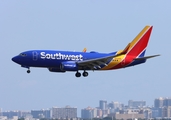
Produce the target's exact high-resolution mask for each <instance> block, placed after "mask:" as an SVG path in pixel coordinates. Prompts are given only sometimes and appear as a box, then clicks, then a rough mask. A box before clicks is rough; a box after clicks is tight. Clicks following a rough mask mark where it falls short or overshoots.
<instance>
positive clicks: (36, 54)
mask: <svg viewBox="0 0 171 120" xmlns="http://www.w3.org/2000/svg"><path fill="white" fill-rule="evenodd" d="M32 54H33V60H34V61H37V59H38V53H37V52H36V51H33V52H32Z"/></svg>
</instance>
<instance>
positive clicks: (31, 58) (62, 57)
mask: <svg viewBox="0 0 171 120" xmlns="http://www.w3.org/2000/svg"><path fill="white" fill-rule="evenodd" d="M152 28H153V26H145V27H144V29H143V30H142V31H141V32H140V33H139V34H138V35H137V36H136V37H135V38H134V39H133V40H132V42H130V43H129V44H128V45H127V46H126V47H125V49H123V50H119V51H116V52H111V53H98V52H95V51H91V52H86V48H85V49H84V50H83V51H82V52H75V51H74V52H73V51H59V50H29V51H25V52H22V53H20V54H19V55H17V56H15V57H13V58H12V61H14V62H15V63H17V64H19V65H21V67H24V68H27V69H28V70H27V73H30V67H41V68H48V69H49V71H50V72H61V73H64V72H66V71H75V72H76V73H75V76H76V77H80V76H81V73H80V72H79V71H80V70H83V73H82V76H84V77H87V76H88V72H87V71H90V70H92V71H96V70H97V71H98V70H99V71H100V70H114V69H119V68H126V67H130V66H134V65H139V64H142V63H145V62H146V60H147V59H149V58H153V57H157V56H159V54H158V55H151V56H145V52H146V47H147V44H148V41H149V38H150V35H151V31H152Z"/></svg>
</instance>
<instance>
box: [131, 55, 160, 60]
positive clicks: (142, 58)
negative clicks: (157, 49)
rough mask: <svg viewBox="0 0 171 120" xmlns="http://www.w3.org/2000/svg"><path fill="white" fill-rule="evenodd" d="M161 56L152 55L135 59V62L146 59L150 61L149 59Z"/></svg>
mask: <svg viewBox="0 0 171 120" xmlns="http://www.w3.org/2000/svg"><path fill="white" fill-rule="evenodd" d="M157 56H160V55H151V56H146V57H140V58H135V59H134V60H145V59H149V58H153V57H157Z"/></svg>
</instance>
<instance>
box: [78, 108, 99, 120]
mask: <svg viewBox="0 0 171 120" xmlns="http://www.w3.org/2000/svg"><path fill="white" fill-rule="evenodd" d="M96 117H97V109H96V108H91V107H87V108H85V109H82V110H81V118H83V119H93V118H96Z"/></svg>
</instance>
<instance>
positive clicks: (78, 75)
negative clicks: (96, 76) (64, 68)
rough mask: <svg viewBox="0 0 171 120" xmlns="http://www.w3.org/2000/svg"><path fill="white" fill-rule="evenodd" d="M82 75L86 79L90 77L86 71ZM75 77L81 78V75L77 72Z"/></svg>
mask: <svg viewBox="0 0 171 120" xmlns="http://www.w3.org/2000/svg"><path fill="white" fill-rule="evenodd" d="M82 75H83V76H84V77H87V76H88V72H86V71H84V72H83V73H82ZM75 76H76V77H81V73H80V72H78V71H77V72H76V73H75Z"/></svg>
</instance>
